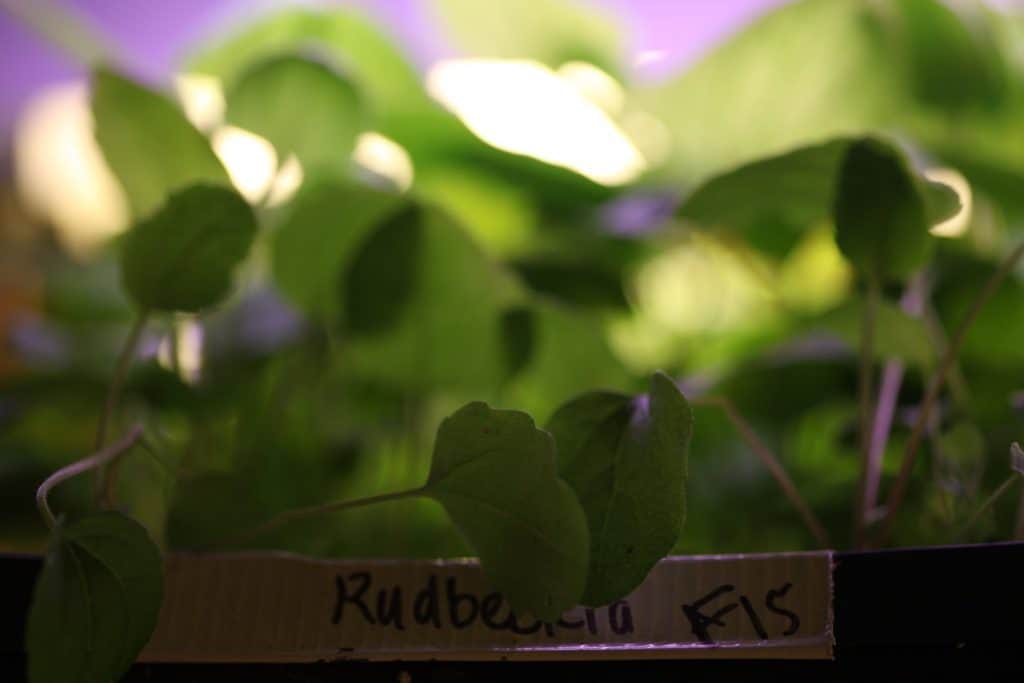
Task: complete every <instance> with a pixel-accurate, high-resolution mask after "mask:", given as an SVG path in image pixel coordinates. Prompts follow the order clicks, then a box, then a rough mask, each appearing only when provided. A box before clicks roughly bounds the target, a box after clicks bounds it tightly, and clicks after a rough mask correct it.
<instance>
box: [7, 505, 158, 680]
mask: <svg viewBox="0 0 1024 683" xmlns="http://www.w3.org/2000/svg"><path fill="white" fill-rule="evenodd" d="M53 533H54V537H53V539H52V541H51V545H50V550H49V552H48V553H47V556H46V563H45V564H44V566H43V571H42V574H40V576H39V580H38V582H37V583H36V588H35V593H34V595H33V600H32V607H31V608H30V610H29V615H28V626H27V632H26V649H27V651H28V674H29V680H30V681H31V682H32V683H59V682H62V681H76V682H77V683H109V681H111V680H116V679H118V678H120V676H121V675H122V674H123V673H124V672H125V671H127V670H128V667H129V666H131V664H132V662H133V661H135V658H136V657H137V656H138V654H139V652H140V651H141V650H142V648H143V647H145V645H146V643H147V642H148V641H149V637H150V635H151V634H152V633H153V629H154V628H155V627H156V620H157V616H158V614H159V612H160V603H161V602H162V600H163V590H164V577H163V560H162V559H161V557H160V551H159V550H158V549H157V547H156V546H155V545H154V544H153V542H152V541H151V540H150V539H149V536H148V535H147V533H146V530H145V529H144V528H143V527H142V526H141V525H140V524H138V523H137V522H135V521H134V520H132V519H131V518H129V517H125V516H124V515H121V514H119V513H116V512H102V513H98V514H94V515H91V516H89V517H85V518H83V519H80V520H78V521H76V522H73V523H71V524H69V525H67V526H66V527H65V526H64V525H63V523H62V522H58V524H57V526H56V527H55V528H54V532H53Z"/></svg>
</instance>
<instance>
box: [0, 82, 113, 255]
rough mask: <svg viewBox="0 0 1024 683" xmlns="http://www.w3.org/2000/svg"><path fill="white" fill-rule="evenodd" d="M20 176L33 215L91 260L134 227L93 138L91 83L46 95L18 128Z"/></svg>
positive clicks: (16, 170)
mask: <svg viewBox="0 0 1024 683" xmlns="http://www.w3.org/2000/svg"><path fill="white" fill-rule="evenodd" d="M14 175H15V183H16V186H17V188H18V192H19V195H20V196H21V199H22V202H23V203H24V204H25V207H26V208H27V209H28V211H29V212H30V213H32V214H33V215H34V216H36V217H37V218H39V219H42V220H45V221H48V222H50V223H52V224H53V226H54V228H55V229H56V231H57V236H58V238H59V239H60V241H61V243H62V244H64V246H66V247H67V248H68V249H69V250H71V252H72V253H74V254H76V255H78V256H83V257H84V256H86V255H88V253H89V252H90V251H92V250H93V249H94V248H96V247H97V246H99V245H100V244H102V243H103V242H104V241H106V240H107V239H108V238H110V237H111V236H113V235H116V234H117V233H119V232H121V231H122V230H124V229H125V228H126V227H127V226H128V203H127V201H126V199H125V196H124V192H123V191H122V189H121V186H120V185H119V184H118V182H117V179H116V178H115V177H114V174H113V173H111V171H110V168H109V167H108V166H107V163H106V160H104V158H103V154H102V152H100V149H99V145H97V144H96V139H95V138H94V137H93V123H92V113H91V111H90V108H89V93H88V87H87V86H86V84H85V83H81V82H79V83H65V84H62V85H58V86H56V87H53V88H49V89H47V90H45V91H43V92H42V93H41V94H39V95H37V96H36V97H34V98H33V99H32V100H31V101H30V102H29V104H28V106H26V107H25V109H24V110H23V111H22V113H21V116H20V117H19V118H18V121H17V122H16V124H15V128H14Z"/></svg>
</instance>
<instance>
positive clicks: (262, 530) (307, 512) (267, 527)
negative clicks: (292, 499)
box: [218, 486, 424, 545]
mask: <svg viewBox="0 0 1024 683" xmlns="http://www.w3.org/2000/svg"><path fill="white" fill-rule="evenodd" d="M423 489H424V487H422V486H421V487H419V488H415V489H410V490H408V491H397V492H395V493H384V494H381V495H379V496H369V497H368V498H357V499H356V500H343V501H336V502H333V503H324V504H322V505H311V506H309V507H304V508H296V509H295V510H288V511H287V512H282V513H281V514H279V515H277V516H276V517H272V518H270V519H269V520H267V521H266V522H264V523H262V524H260V525H258V526H255V527H252V528H251V529H248V530H246V531H244V532H242V533H240V534H238V535H236V536H232V537H230V538H228V539H226V540H224V541H222V542H221V543H220V544H224V545H236V544H239V543H244V542H245V541H249V540H252V539H253V538H256V537H257V536H262V535H263V534H266V533H269V532H271V531H273V530H275V529H278V528H280V527H282V526H284V525H286V524H289V523H291V522H294V521H296V520H299V519H305V518H308V517H319V516H320V515H326V514H329V513H332V512H340V511H342V510H349V509H351V508H357V507H365V506H367V505H375V504H376V503H385V502H387V501H392V500H402V499H403V498H414V497H416V496H419V495H422V494H423ZM220 544H218V545H220Z"/></svg>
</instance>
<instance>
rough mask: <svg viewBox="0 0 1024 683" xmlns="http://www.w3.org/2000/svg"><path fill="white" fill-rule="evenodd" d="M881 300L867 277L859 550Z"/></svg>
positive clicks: (856, 526) (856, 525)
mask: <svg viewBox="0 0 1024 683" xmlns="http://www.w3.org/2000/svg"><path fill="white" fill-rule="evenodd" d="M881 298H882V289H881V285H880V284H879V282H878V278H876V277H873V276H871V277H868V280H867V295H866V297H865V299H864V311H863V317H862V319H861V329H860V363H859V370H858V373H857V397H858V403H859V406H860V428H859V436H860V458H861V460H860V476H859V478H858V481H857V497H856V499H855V500H854V505H853V508H854V513H853V537H854V542H855V543H856V544H857V546H858V547H859V546H861V545H863V542H864V513H865V509H866V508H865V507H864V501H865V498H866V495H865V492H866V490H867V482H868V470H869V468H870V463H871V442H872V432H873V431H874V429H873V427H872V425H873V423H874V419H873V418H874V415H873V407H872V401H871V398H872V396H871V394H872V392H873V388H872V372H873V371H874V367H875V319H876V318H877V316H878V304H879V302H880V299H881Z"/></svg>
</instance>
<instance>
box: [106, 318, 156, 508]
mask: <svg viewBox="0 0 1024 683" xmlns="http://www.w3.org/2000/svg"><path fill="white" fill-rule="evenodd" d="M148 317H149V315H148V313H147V312H146V311H141V312H139V314H138V316H136V318H135V322H133V323H132V327H131V330H130V331H129V332H128V337H127V338H126V339H125V341H124V346H123V347H122V348H121V354H120V355H119V356H118V358H117V365H115V366H114V376H113V378H111V380H110V388H109V389H108V390H107V397H106V400H105V401H104V402H103V412H101V413H100V421H99V425H98V426H97V428H96V445H95V447H96V449H97V450H99V449H100V448H103V445H104V444H105V443H106V441H107V432H108V431H109V430H110V422H111V421H112V420H113V419H114V413H115V411H116V410H117V404H118V403H119V402H120V400H121V389H122V388H123V387H124V381H125V378H126V377H127V376H128V368H130V367H131V363H132V359H133V358H134V357H135V351H136V348H137V347H138V345H139V339H140V338H141V337H142V331H143V329H145V327H146V320H147V318H148ZM115 463H116V461H115ZM111 469H113V466H112V467H110V468H103V469H100V470H99V471H98V474H97V478H96V490H95V492H94V496H95V502H97V503H101V502H102V503H104V504H110V502H111V496H112V493H113V476H114V474H116V472H111Z"/></svg>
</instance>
